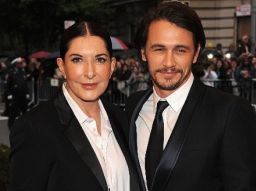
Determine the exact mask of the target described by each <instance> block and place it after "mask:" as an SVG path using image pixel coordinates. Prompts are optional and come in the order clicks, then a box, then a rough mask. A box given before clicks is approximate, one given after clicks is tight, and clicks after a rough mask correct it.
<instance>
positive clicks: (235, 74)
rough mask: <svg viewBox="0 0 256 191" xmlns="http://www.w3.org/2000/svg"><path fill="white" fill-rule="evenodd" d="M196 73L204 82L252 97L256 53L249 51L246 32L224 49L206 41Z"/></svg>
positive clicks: (220, 45) (249, 46) (255, 71)
mask: <svg viewBox="0 0 256 191" xmlns="http://www.w3.org/2000/svg"><path fill="white" fill-rule="evenodd" d="M195 72H196V75H197V76H199V77H200V79H201V80H202V81H203V82H204V83H205V84H206V85H209V86H215V87H216V86H217V87H218V88H220V89H222V90H224V91H227V92H230V93H233V94H235V95H238V96H242V97H245V98H247V99H251V90H252V86H255V83H254V84H253V79H256V55H255V54H252V53H251V44H250V40H249V37H248V35H244V36H243V37H242V39H241V41H240V42H239V43H238V45H237V47H235V46H234V45H233V44H231V45H230V46H229V47H228V49H227V50H226V51H223V48H222V44H220V43H218V44H217V45H216V47H213V46H212V45H211V44H210V45H209V44H208V46H207V48H206V49H205V50H204V51H203V52H202V59H201V65H200V67H197V68H196V70H195ZM254 88H255V87H254Z"/></svg>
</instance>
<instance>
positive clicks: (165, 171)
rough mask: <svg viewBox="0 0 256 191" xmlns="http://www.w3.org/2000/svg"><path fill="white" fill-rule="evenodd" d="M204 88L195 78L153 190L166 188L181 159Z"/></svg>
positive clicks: (170, 139)
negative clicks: (180, 155)
mask: <svg viewBox="0 0 256 191" xmlns="http://www.w3.org/2000/svg"><path fill="white" fill-rule="evenodd" d="M204 90H205V88H203V86H202V85H201V83H200V82H199V81H197V80H196V79H195V80H194V83H193V85H192V87H191V90H190V93H189V95H188V97H187V100H186V102H185V104H184V106H183V108H182V110H181V112H180V115H179V117H178V120H177V122H176V124H175V126H174V129H173V132H172V135H171V137H170V138H169V140H168V143H167V145H166V147H165V149H164V152H163V156H162V158H161V161H160V164H159V166H158V169H157V171H156V176H155V179H154V181H153V186H152V190H154V191H161V190H164V188H165V186H166V184H167V182H168V180H169V179H170V178H171V175H172V172H173V169H174V167H175V165H176V162H177V160H178V159H179V154H180V152H181V150H182V147H183V143H184V142H185V139H186V135H187V132H188V130H189V126H190V122H191V120H192V117H193V113H194V110H195V108H196V106H197V104H198V103H199V101H200V98H201V96H202V95H203V94H204Z"/></svg>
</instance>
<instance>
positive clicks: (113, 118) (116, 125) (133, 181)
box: [102, 100, 139, 190]
mask: <svg viewBox="0 0 256 191" xmlns="http://www.w3.org/2000/svg"><path fill="white" fill-rule="evenodd" d="M102 103H103V105H104V108H105V110H106V113H107V115H108V118H109V121H110V124H111V128H112V130H113V132H114V135H115V138H116V140H117V142H118V144H119V146H120V148H121V150H122V153H123V155H124V157H125V160H126V162H127V164H128V167H129V173H130V186H131V187H130V190H138V189H139V185H138V177H137V175H136V172H135V171H134V168H133V163H132V161H131V158H130V153H129V150H128V148H127V146H128V145H126V144H125V141H124V140H125V136H124V134H122V132H120V130H121V125H122V126H125V127H126V128H128V127H127V126H126V125H128V122H127V121H121V122H123V123H122V124H120V120H121V118H120V116H117V115H115V114H118V110H116V111H113V109H112V108H113V107H112V106H110V105H109V104H107V103H106V102H104V101H103V100H102ZM118 117H119V118H118ZM118 119H119V120H118ZM126 123H127V124H126Z"/></svg>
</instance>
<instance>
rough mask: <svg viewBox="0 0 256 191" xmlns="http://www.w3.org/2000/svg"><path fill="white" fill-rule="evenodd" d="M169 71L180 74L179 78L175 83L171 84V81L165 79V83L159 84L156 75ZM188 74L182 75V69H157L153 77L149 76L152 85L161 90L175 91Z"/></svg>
mask: <svg viewBox="0 0 256 191" xmlns="http://www.w3.org/2000/svg"><path fill="white" fill-rule="evenodd" d="M168 70H171V71H172V72H176V73H180V78H179V80H178V81H177V82H174V83H172V82H171V80H169V81H168V79H165V80H166V81H168V82H166V83H161V82H159V81H158V80H157V73H160V72H165V71H168ZM189 74H190V72H189V71H188V72H187V73H184V71H183V70H182V69H177V68H174V67H172V68H162V69H158V70H156V71H155V72H154V74H153V75H154V77H153V76H152V75H151V79H152V81H153V83H154V84H155V85H156V86H157V87H158V88H159V89H161V90H170V91H173V90H176V89H177V88H179V87H180V86H181V85H182V84H183V83H184V82H185V81H186V80H187V79H188V77H189Z"/></svg>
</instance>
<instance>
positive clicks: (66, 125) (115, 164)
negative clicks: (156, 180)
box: [9, 22, 139, 191]
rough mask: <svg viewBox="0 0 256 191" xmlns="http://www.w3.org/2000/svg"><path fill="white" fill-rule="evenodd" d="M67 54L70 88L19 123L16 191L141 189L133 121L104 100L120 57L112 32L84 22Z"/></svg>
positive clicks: (72, 32) (70, 34) (68, 36)
mask: <svg viewBox="0 0 256 191" xmlns="http://www.w3.org/2000/svg"><path fill="white" fill-rule="evenodd" d="M60 55H61V58H57V64H58V67H59V69H60V71H61V72H62V74H63V76H64V78H65V80H66V82H65V83H64V84H63V87H62V91H61V92H60V93H59V95H58V96H57V97H56V98H55V99H53V100H51V101H48V102H46V103H42V104H40V105H39V106H38V107H36V108H34V109H33V110H32V111H30V112H28V113H26V114H25V115H24V116H23V117H21V118H20V119H19V120H17V121H16V123H15V125H14V126H13V128H12V132H11V134H10V141H11V148H12V153H11V157H10V188H9V190H10V191H14V190H19V191H41V190H47V191H85V190H90V191H101V190H105V191H107V190H111V191H128V190H133V191H134V190H139V188H138V182H137V175H136V173H135V170H134V169H133V168H132V165H131V164H132V163H131V159H130V158H129V155H128V153H129V152H128V150H126V145H125V143H124V140H125V138H124V135H123V133H122V132H123V131H121V129H120V128H121V127H123V128H127V127H126V126H125V125H126V120H125V118H124V117H123V115H122V111H121V110H119V109H118V108H114V107H113V106H112V105H109V104H107V103H105V102H104V101H103V100H101V99H100V96H101V95H102V94H103V93H104V91H105V89H106V88H107V86H108V81H109V78H110V77H111V74H112V72H113V70H114V67H115V63H116V60H115V58H114V57H112V46H111V40H110V36H109V34H108V33H107V32H106V31H104V30H103V29H102V28H101V27H100V26H99V25H98V24H96V23H93V22H79V23H76V24H74V25H73V26H71V27H70V28H69V29H67V30H66V31H65V33H64V35H63V37H62V40H61V45H60Z"/></svg>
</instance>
